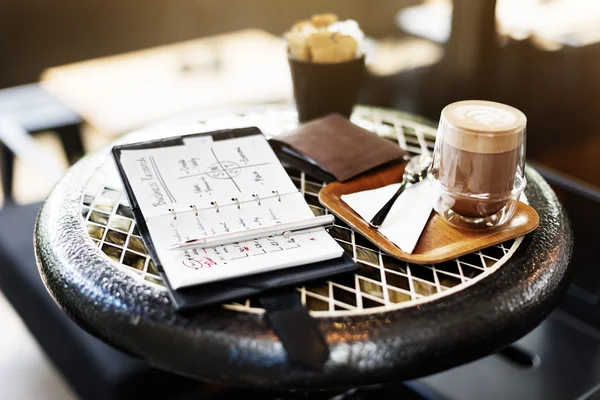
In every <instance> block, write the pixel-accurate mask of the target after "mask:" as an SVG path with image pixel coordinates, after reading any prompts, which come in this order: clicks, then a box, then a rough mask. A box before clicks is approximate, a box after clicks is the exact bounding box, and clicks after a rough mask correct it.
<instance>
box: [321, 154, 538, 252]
mask: <svg viewBox="0 0 600 400" xmlns="http://www.w3.org/2000/svg"><path fill="white" fill-rule="evenodd" d="M404 166H405V164H402V165H394V166H391V167H387V168H384V169H380V170H378V171H375V172H373V173H371V174H368V175H364V176H361V177H358V178H356V179H353V180H350V181H347V182H345V183H342V182H334V183H331V184H329V185H327V186H326V187H325V188H323V189H322V190H321V192H320V193H319V201H320V202H321V204H323V206H325V207H326V208H327V209H329V210H330V211H331V212H332V213H333V214H334V215H335V216H337V217H338V218H340V219H341V220H342V221H344V222H345V223H346V224H348V225H349V226H350V227H351V228H353V229H354V230H356V231H357V232H358V233H360V234H361V235H363V236H364V237H365V238H366V239H368V240H369V241H371V242H372V243H373V244H374V245H375V246H377V247H379V248H380V249H381V250H383V251H385V252H386V253H388V254H389V255H390V256H392V257H395V258H397V259H399V260H403V261H408V262H412V263H416V264H434V263H440V262H444V261H448V260H451V259H453V258H456V257H459V256H462V255H465V254H468V253H472V252H474V251H477V250H481V249H483V248H485V247H489V246H493V245H495V244H498V243H502V242H504V241H506V240H509V239H512V238H515V237H518V236H521V235H524V234H526V233H529V232H531V231H532V230H534V229H535V228H536V227H537V226H538V223H539V217H538V214H537V212H536V211H535V210H534V209H533V208H532V207H530V206H528V205H527V204H525V203H523V202H519V204H518V206H517V210H516V212H515V215H514V216H513V218H512V219H511V220H510V221H509V222H507V223H506V224H504V225H502V226H500V227H497V228H491V229H485V230H465V229H459V228H455V227H452V226H450V225H448V224H447V223H446V222H444V221H443V220H442V219H441V218H440V217H439V216H438V215H437V214H436V213H435V212H432V213H431V216H430V217H429V221H428V222H427V225H426V226H425V229H424V230H423V233H422V234H421V237H420V239H419V242H418V243H417V246H416V247H415V250H414V252H413V253H412V254H409V253H405V252H403V251H402V250H400V248H399V247H397V246H396V245H395V244H393V243H392V242H390V241H389V240H387V239H386V238H385V236H383V235H381V234H380V233H379V232H378V231H377V230H376V229H374V228H371V226H369V223H368V222H367V221H365V220H363V219H362V218H361V217H360V216H359V215H358V214H357V213H356V212H354V210H352V209H351V208H350V206H348V205H347V204H346V203H345V202H344V201H342V199H341V196H342V195H344V194H350V193H356V192H360V191H363V190H369V189H376V188H379V187H382V186H386V185H390V184H392V183H397V182H400V180H401V179H402V172H403V171H404Z"/></svg>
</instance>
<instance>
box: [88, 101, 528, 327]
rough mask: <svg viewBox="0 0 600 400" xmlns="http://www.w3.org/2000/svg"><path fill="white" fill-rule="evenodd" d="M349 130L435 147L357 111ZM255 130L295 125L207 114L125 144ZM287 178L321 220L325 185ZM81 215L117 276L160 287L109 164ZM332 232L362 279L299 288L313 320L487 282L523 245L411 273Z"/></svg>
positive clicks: (409, 122)
mask: <svg viewBox="0 0 600 400" xmlns="http://www.w3.org/2000/svg"><path fill="white" fill-rule="evenodd" d="M352 122H354V123H356V124H358V125H360V126H362V127H364V128H366V129H368V130H371V131H373V132H376V133H378V134H379V135H381V136H384V137H386V138H389V139H391V140H394V141H396V142H398V143H399V145H400V146H401V147H402V148H404V149H406V150H407V151H409V152H410V153H411V154H418V153H422V152H429V151H431V150H432V148H433V144H434V141H435V128H433V127H432V126H431V125H430V124H427V123H426V122H425V121H424V122H422V123H421V122H416V121H415V118H414V116H413V117H408V116H406V115H405V114H402V113H397V112H390V111H386V110H382V109H377V108H362V107H357V109H356V111H355V113H354V114H353V116H352ZM252 125H255V126H258V127H259V128H260V129H261V130H262V131H263V132H264V133H265V134H266V135H267V136H275V135H277V134H280V133H282V132H285V131H288V130H290V129H292V128H293V127H295V126H296V125H297V118H296V113H295V111H294V110H293V109H290V108H289V107H276V106H273V107H270V108H259V109H256V108H248V109H239V110H237V111H230V112H223V111H217V112H214V113H210V112H207V113H206V114H204V115H202V116H201V117H200V118H198V117H194V118H192V119H190V118H185V117H184V118H181V119H180V120H178V121H173V122H171V123H169V125H163V126H162V128H160V127H159V128H157V129H156V130H154V131H152V132H150V133H148V132H146V133H141V134H136V135H134V136H133V137H131V138H130V140H132V141H136V140H145V139H148V136H153V137H154V136H156V135H159V136H163V137H166V136H171V135H174V134H176V133H175V132H177V134H179V133H194V132H201V131H210V130H217V129H225V128H232V127H242V126H252ZM288 173H289V174H290V176H291V178H292V180H293V181H294V183H295V184H296V186H297V187H298V188H299V189H300V190H301V191H302V193H303V194H304V197H305V199H306V201H307V202H308V204H309V205H310V207H311V209H312V210H313V212H314V213H315V215H322V214H326V213H327V212H328V211H327V210H326V209H324V208H323V207H322V206H321V205H320V203H319V201H318V197H317V196H318V193H319V190H320V189H321V188H322V187H323V186H324V183H322V182H318V181H316V180H315V179H314V178H311V177H309V176H307V175H306V174H304V173H303V172H301V171H297V170H294V169H288ZM81 215H82V218H83V219H84V220H85V224H86V226H87V231H88V234H89V238H90V240H92V241H93V242H94V243H95V244H96V245H97V246H98V247H99V248H100V249H101V250H102V252H103V253H104V254H105V255H106V256H107V257H108V258H110V259H111V260H112V261H113V264H114V265H115V266H116V267H117V268H119V269H121V270H122V271H126V272H127V273H129V274H130V275H131V276H133V277H135V278H136V279H139V280H142V281H144V282H146V283H147V284H148V285H158V286H159V287H164V286H163V283H162V281H161V278H160V277H159V275H158V271H157V270H156V267H155V266H154V264H153V262H152V261H151V260H150V258H149V256H148V254H147V252H146V249H145V247H144V244H143V242H142V239H141V237H140V236H139V232H138V231H137V229H136V226H135V221H134V219H133V215H132V212H131V208H130V207H129V205H128V203H127V200H126V198H125V195H124V193H123V190H122V186H121V183H120V180H119V177H118V175H117V173H116V169H115V167H114V165H113V163H112V160H111V159H107V160H106V162H105V163H104V164H103V165H102V166H101V167H100V168H99V169H98V170H97V172H96V173H95V174H94V175H93V176H92V177H91V179H90V180H89V182H88V183H87V184H86V186H85V189H84V191H83V195H82V196H81ZM329 232H330V234H331V235H332V236H333V237H334V238H335V239H336V240H337V241H338V242H339V243H340V245H341V246H342V247H343V248H344V250H345V251H346V252H347V253H348V254H349V255H351V256H352V257H353V258H354V259H355V261H357V262H358V265H359V271H358V273H356V274H355V276H348V275H346V276H341V277H339V278H335V279H332V280H331V281H328V282H321V283H317V284H313V285H309V286H302V287H298V295H299V296H300V297H301V300H302V303H303V304H305V305H306V307H308V309H309V310H310V311H311V313H312V315H313V316H316V317H322V316H344V315H356V314H369V313H379V312H382V311H391V310H394V309H398V308H403V307H412V306H416V305H418V304H422V303H424V302H427V301H431V300H434V299H438V298H441V297H444V296H448V295H450V294H452V293H456V292H458V291H460V290H463V289H464V288H466V287H468V286H470V285H472V284H474V283H475V282H477V281H479V280H481V279H483V278H485V277H486V276H489V275H490V274H492V273H493V272H494V271H496V270H497V269H498V268H500V267H501V266H502V265H503V264H504V263H505V262H506V261H507V260H508V259H509V258H510V257H511V255H512V254H513V253H514V251H515V250H516V249H517V247H518V246H519V244H520V243H521V241H522V238H518V239H516V240H511V241H509V242H506V243H502V244H500V245H498V246H493V247H490V248H487V249H484V250H481V251H478V252H476V253H472V254H469V255H466V256H463V257H460V258H458V259H455V260H452V261H449V262H445V263H441V264H436V265H416V264H409V263H406V262H402V261H399V260H396V259H394V258H391V257H389V256H387V255H386V254H385V253H383V252H382V251H380V250H379V249H377V248H376V247H375V246H373V245H372V244H371V243H370V242H369V241H367V240H366V239H365V238H363V237H362V236H361V235H360V234H358V233H356V232H354V231H353V230H352V229H350V228H349V227H348V226H346V225H345V224H344V223H343V222H342V221H339V220H338V221H336V224H335V226H334V227H333V228H332V229H330V231H329ZM224 307H226V308H228V309H231V310H235V311H240V312H252V313H260V312H262V311H263V310H262V309H261V308H260V307H259V306H257V305H256V304H255V302H254V301H253V300H252V299H246V300H245V301H240V302H236V303H231V304H226V305H224Z"/></svg>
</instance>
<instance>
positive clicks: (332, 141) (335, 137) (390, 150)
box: [270, 114, 406, 181]
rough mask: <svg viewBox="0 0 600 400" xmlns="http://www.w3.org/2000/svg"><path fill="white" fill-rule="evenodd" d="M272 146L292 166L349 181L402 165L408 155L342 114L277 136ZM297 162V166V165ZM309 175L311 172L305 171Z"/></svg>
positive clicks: (330, 116) (321, 119)
mask: <svg viewBox="0 0 600 400" xmlns="http://www.w3.org/2000/svg"><path fill="white" fill-rule="evenodd" d="M270 141H271V146H272V147H273V149H274V150H275V152H276V153H277V155H278V156H279V157H280V158H281V159H282V161H285V162H288V163H289V164H291V165H292V166H295V165H294V164H296V166H298V167H299V169H303V170H306V169H307V168H308V169H309V170H310V169H314V168H319V169H321V171H319V172H320V173H317V174H315V175H317V177H319V178H327V177H328V176H329V179H325V180H326V181H331V180H334V179H331V177H333V178H335V180H339V181H346V180H348V179H351V178H354V177H355V176H357V175H360V174H362V173H364V172H367V171H369V170H371V169H373V168H375V167H379V166H382V165H384V164H388V163H390V162H392V161H400V160H402V157H403V156H404V155H406V151H404V150H402V149H401V148H400V147H399V146H398V145H397V144H395V143H393V142H392V141H390V140H387V139H384V138H382V137H380V136H378V135H377V134H375V133H373V132H369V131H368V130H366V129H363V128H361V127H359V126H357V125H354V124H353V123H351V122H350V121H348V120H347V119H346V118H344V117H342V116H341V115H339V114H330V115H328V116H326V117H323V118H319V119H316V120H313V121H310V122H308V123H305V124H302V125H300V126H299V127H298V128H297V129H295V130H293V131H291V132H287V133H284V134H281V135H278V136H276V137H274V138H272V139H271V140H270ZM294 159H296V160H297V161H298V163H295V162H294ZM306 172H310V171H306Z"/></svg>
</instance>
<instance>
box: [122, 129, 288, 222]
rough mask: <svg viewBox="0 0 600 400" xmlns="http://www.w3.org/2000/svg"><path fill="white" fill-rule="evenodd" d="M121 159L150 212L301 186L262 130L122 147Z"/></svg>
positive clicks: (267, 194) (247, 198)
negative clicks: (219, 138)
mask: <svg viewBox="0 0 600 400" xmlns="http://www.w3.org/2000/svg"><path fill="white" fill-rule="evenodd" d="M121 164H122V165H123V168H124V170H125V173H126V174H127V177H128V179H129V182H130V184H131V186H132V188H133V191H134V192H135V194H136V198H137V200H138V203H139V206H140V208H141V210H142V213H143V214H144V216H145V217H146V218H149V217H151V216H154V215H161V214H171V212H170V210H171V209H172V210H175V211H182V212H183V211H187V210H189V208H190V205H195V206H196V207H198V208H206V207H209V206H211V205H212V203H214V202H216V204H217V205H218V206H219V207H225V206H226V205H228V204H229V205H232V204H234V203H235V202H234V201H233V200H232V199H234V198H235V199H238V201H240V202H250V201H255V200H256V199H257V198H258V199H264V198H267V197H273V196H275V195H276V194H275V193H274V191H277V192H278V193H279V194H280V195H283V194H286V193H292V192H296V191H297V190H298V189H297V188H296V187H295V186H294V184H293V182H292V181H291V179H290V178H289V176H288V175H287V173H286V172H285V169H284V168H283V166H282V165H281V163H280V162H279V160H278V159H277V156H276V155H275V153H274V152H273V150H272V149H271V147H270V146H269V144H268V142H267V140H266V139H265V138H264V136H262V135H253V136H247V137H242V138H235V139H229V140H222V141H212V139H211V138H210V137H196V138H189V139H186V140H185V145H182V146H169V147H160V148H153V149H141V150H123V151H122V152H121ZM253 195H256V196H258V197H256V196H253Z"/></svg>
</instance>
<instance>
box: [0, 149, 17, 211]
mask: <svg viewBox="0 0 600 400" xmlns="http://www.w3.org/2000/svg"><path fill="white" fill-rule="evenodd" d="M13 170H14V155H13V153H12V151H11V150H10V149H9V148H8V147H7V146H6V145H5V144H4V143H2V142H0V182H1V183H2V194H3V195H4V203H8V202H12V200H13V199H12V183H13Z"/></svg>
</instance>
